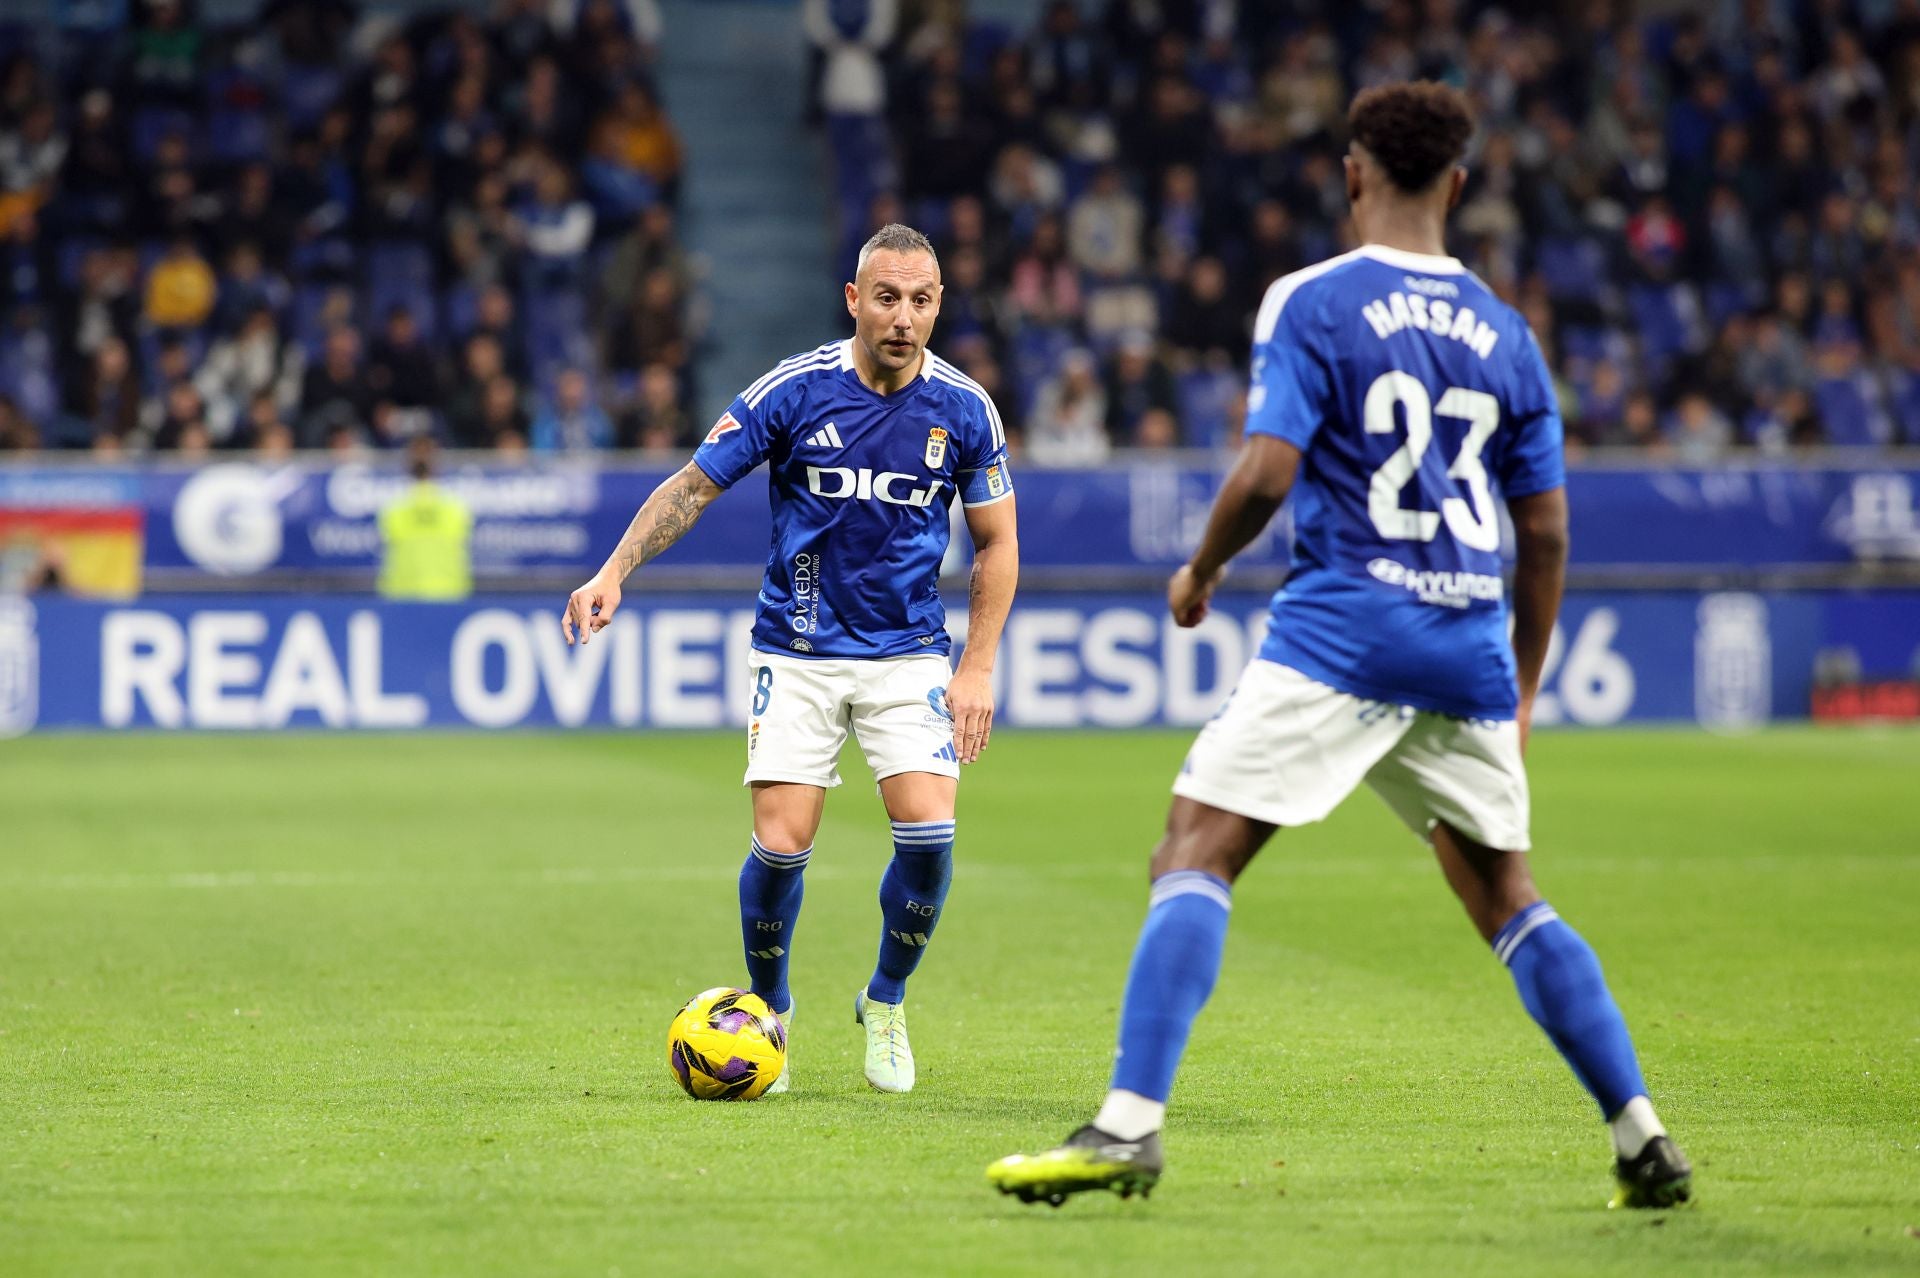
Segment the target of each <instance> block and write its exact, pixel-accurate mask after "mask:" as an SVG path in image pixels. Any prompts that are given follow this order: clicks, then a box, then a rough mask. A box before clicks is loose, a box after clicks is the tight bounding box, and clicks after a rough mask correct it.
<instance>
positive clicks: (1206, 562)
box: [1167, 434, 1300, 626]
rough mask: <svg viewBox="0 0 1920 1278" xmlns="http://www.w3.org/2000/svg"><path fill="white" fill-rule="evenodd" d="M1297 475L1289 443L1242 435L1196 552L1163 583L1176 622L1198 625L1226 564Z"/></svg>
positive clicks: (1262, 525)
mask: <svg viewBox="0 0 1920 1278" xmlns="http://www.w3.org/2000/svg"><path fill="white" fill-rule="evenodd" d="M1299 473H1300V450H1299V449H1298V448H1297V447H1295V446H1294V445H1293V444H1291V443H1289V442H1287V441H1286V440H1284V439H1281V438H1280V437H1279V436H1277V435H1262V434H1249V435H1248V436H1247V442H1246V446H1245V447H1243V448H1242V449H1241V450H1240V456H1239V458H1238V459H1237V460H1235V462H1234V463H1233V469H1232V470H1231V471H1229V472H1228V473H1227V478H1226V482H1225V483H1223V484H1221V485H1220V494H1219V496H1217V497H1215V498H1214V499H1213V513H1212V514H1211V515H1209V516H1208V517H1207V531H1206V533H1205V535H1204V536H1202V537H1201V538H1200V548H1199V549H1198V550H1196V551H1194V552H1193V558H1191V559H1189V560H1188V561H1187V562H1186V564H1185V565H1184V566H1183V567H1182V568H1181V569H1180V571H1178V572H1176V573H1174V574H1173V580H1172V581H1171V582H1169V583H1168V584H1167V607H1168V608H1169V609H1171V610H1172V612H1173V619H1174V621H1175V622H1176V623H1177V624H1179V625H1182V626H1197V625H1199V624H1200V619H1201V618H1202V617H1205V616H1206V615H1207V601H1208V600H1209V599H1211V598H1212V596H1213V590H1214V587H1215V586H1218V585H1219V584H1220V579H1221V578H1222V577H1224V576H1225V575H1226V571H1227V561H1228V560H1230V559H1232V558H1233V557H1234V556H1235V555H1237V554H1239V553H1240V552H1241V551H1243V550H1245V549H1246V548H1247V547H1248V546H1249V545H1251V544H1253V539H1254V538H1255V537H1258V536H1259V535H1260V534H1261V532H1262V531H1264V530H1265V529H1266V526H1267V525H1268V523H1270V522H1272V520H1273V517H1274V515H1275V514H1276V513H1277V512H1278V511H1279V509H1280V505H1281V503H1282V502H1284V501H1286V499H1287V494H1288V493H1289V492H1291V491H1292V489H1293V480H1294V476H1296V475H1298V474H1299Z"/></svg>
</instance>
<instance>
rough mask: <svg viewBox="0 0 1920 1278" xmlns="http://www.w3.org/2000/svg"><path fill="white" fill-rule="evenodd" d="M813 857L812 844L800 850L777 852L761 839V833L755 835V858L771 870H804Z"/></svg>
mask: <svg viewBox="0 0 1920 1278" xmlns="http://www.w3.org/2000/svg"><path fill="white" fill-rule="evenodd" d="M812 857H813V845H812V844H808V845H807V846H806V847H804V848H801V849H800V850H799V851H798V852H775V851H773V850H771V849H770V848H768V847H767V845H766V844H764V843H762V842H761V841H760V836H759V835H757V834H756V835H754V836H753V859H754V860H756V861H758V862H760V864H762V865H764V866H766V867H767V868H768V869H770V870H804V869H806V868H807V862H808V861H809V860H810V859H812Z"/></svg>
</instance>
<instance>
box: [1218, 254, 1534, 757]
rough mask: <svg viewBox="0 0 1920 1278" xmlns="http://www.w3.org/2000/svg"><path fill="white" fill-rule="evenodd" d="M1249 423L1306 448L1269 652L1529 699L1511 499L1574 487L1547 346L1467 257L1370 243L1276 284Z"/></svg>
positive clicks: (1416, 692)
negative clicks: (1509, 537)
mask: <svg viewBox="0 0 1920 1278" xmlns="http://www.w3.org/2000/svg"><path fill="white" fill-rule="evenodd" d="M1247 431H1248V433H1249V434H1266V435H1274V436H1277V437H1279V438H1281V439H1284V440H1287V441H1288V442H1289V443H1292V444H1293V445H1295V446H1296V447H1298V448H1299V449H1300V450H1301V452H1302V454H1303V455H1304V456H1303V461H1302V464H1301V468H1300V475H1299V479H1298V480H1297V481H1296V484H1295V487H1294V496H1293V501H1294V528H1295V545H1294V566H1293V569H1292V571H1291V572H1290V573H1289V575H1288V577H1287V581H1286V584H1285V585H1284V586H1283V587H1282V588H1281V589H1280V591H1279V592H1278V593H1277V594H1276V595H1275V596H1274V599H1273V625H1272V627H1271V629H1270V632H1269V635H1268V638H1267V641H1266V644H1265V645H1264V646H1263V648H1262V649H1261V655H1262V656H1263V657H1266V658H1267V659H1268V660H1271V661H1276V662H1279V663H1280V664H1281V665H1285V666H1291V667H1293V668H1294V669H1296V670H1299V671H1300V672H1302V673H1303V674H1306V675H1308V676H1310V677H1311V678H1314V679H1317V680H1319V681H1320V682H1322V683H1325V684H1328V685H1330V686H1332V687H1335V688H1338V689H1340V690H1341V691H1343V692H1349V693H1352V694H1354V695H1355V696H1360V697H1367V698H1372V699H1376V700H1382V701H1393V702H1398V703H1400V704H1403V705H1411V706H1418V707H1420V708H1422V709H1428V710H1437V711H1440V712H1442V713H1445V714H1452V715H1460V716H1463V717H1470V718H1487V719H1511V718H1512V717H1513V715H1514V712H1515V709H1516V704H1517V700H1518V694H1517V689H1516V686H1515V677H1514V676H1515V672H1514V662H1513V649H1512V647H1511V645H1510V644H1509V642H1508V638H1507V601H1506V592H1505V589H1504V585H1503V579H1502V576H1501V563H1500V515H1499V509H1498V503H1501V502H1503V501H1505V500H1506V499H1508V498H1513V497H1523V496H1527V495H1529V494H1532V493H1539V492H1545V491H1547V490H1549V489H1552V488H1557V487H1559V486H1560V485H1561V484H1563V483H1564V482H1565V472H1564V466H1563V462H1562V457H1561V436H1562V430H1561V424H1560V414H1559V409H1558V407H1557V405H1556V402H1555V398H1554V394H1553V387H1552V383H1551V381H1550V379H1549V377H1548V373H1547V367H1546V361H1545V360H1544V359H1543V358H1542V357H1541V354H1540V348H1539V346H1538V345H1537V344H1536V343H1535V341H1534V339H1533V334H1532V333H1531V332H1530V331H1529V330H1528V328H1527V325H1526V321H1525V320H1523V319H1522V318H1521V317H1520V316H1519V315H1518V314H1517V313H1516V312H1515V311H1513V310H1512V309H1511V308H1510V307H1508V306H1507V305H1506V304H1505V303H1503V302H1501V301H1500V300H1499V299H1498V298H1497V297H1495V296H1494V295H1493V294H1492V293H1491V292H1490V291H1489V290H1488V289H1487V287H1486V285H1484V284H1482V283H1481V282H1480V281H1479V280H1478V279H1477V278H1475V277H1474V276H1473V275H1472V274H1471V273H1469V272H1468V271H1467V270H1466V268H1465V267H1463V266H1462V265H1461V264H1460V263H1459V262H1458V261H1456V260H1455V259H1453V258H1450V257H1432V256H1427V255H1423V254H1417V253H1404V252H1400V251H1397V250H1393V249H1386V248H1382V247H1380V246H1378V245H1368V246H1367V247H1364V248H1361V249H1357V250H1355V251H1354V252H1352V253H1348V254H1346V255H1344V256H1342V257H1336V258H1333V259H1331V260H1329V261H1326V262H1322V263H1320V264H1319V265H1318V266H1313V267H1309V268H1307V269H1306V270H1303V271H1298V272H1295V273H1294V274H1292V275H1289V276H1286V277H1285V278H1283V279H1280V280H1278V281H1276V282H1275V283H1274V284H1273V286H1272V287H1271V288H1270V289H1268V291H1267V296H1266V299H1265V301H1264V302H1263V303H1262V304H1261V307H1260V314H1259V318H1258V320H1257V321H1256V324H1255V330H1254V346H1253V380H1252V386H1251V388H1250V390H1249V391H1248V396H1247Z"/></svg>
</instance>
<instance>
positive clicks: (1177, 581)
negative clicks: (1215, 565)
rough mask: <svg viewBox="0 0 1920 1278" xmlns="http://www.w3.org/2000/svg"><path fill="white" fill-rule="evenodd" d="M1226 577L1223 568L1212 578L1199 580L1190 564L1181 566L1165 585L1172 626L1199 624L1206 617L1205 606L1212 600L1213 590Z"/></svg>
mask: <svg viewBox="0 0 1920 1278" xmlns="http://www.w3.org/2000/svg"><path fill="white" fill-rule="evenodd" d="M1226 575H1227V570H1226V569H1225V568H1222V569H1220V570H1219V571H1217V572H1215V573H1214V574H1213V575H1212V576H1210V577H1207V578H1204V579H1203V578H1201V577H1200V576H1199V575H1198V574H1196V573H1195V572H1194V571H1193V565H1192V564H1182V565H1181V566H1180V571H1179V572H1176V573H1174V574H1173V580H1172V581H1169V582H1168V583H1167V610H1168V611H1170V612H1171V613H1173V621H1174V624H1175V625H1177V626H1181V627H1191V626H1197V625H1199V624H1200V620H1201V618H1203V617H1205V616H1206V615H1207V604H1208V602H1209V601H1210V600H1211V599H1212V598H1213V589H1214V587H1215V586H1218V585H1219V584H1220V581H1221V579H1222V578H1224V577H1225V576H1226Z"/></svg>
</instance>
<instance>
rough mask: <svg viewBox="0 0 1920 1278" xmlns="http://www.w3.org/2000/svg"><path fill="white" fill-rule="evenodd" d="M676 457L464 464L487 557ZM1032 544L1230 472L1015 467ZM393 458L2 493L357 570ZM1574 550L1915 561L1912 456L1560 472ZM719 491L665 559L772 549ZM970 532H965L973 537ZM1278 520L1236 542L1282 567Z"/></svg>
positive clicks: (260, 560)
mask: <svg viewBox="0 0 1920 1278" xmlns="http://www.w3.org/2000/svg"><path fill="white" fill-rule="evenodd" d="M669 473H670V471H669V469H668V468H666V467H644V466H633V465H624V464H609V465H595V464H592V463H579V464H552V465H545V466H534V467H530V468H506V467H498V466H487V465H477V464H476V465H465V464H461V465H457V466H455V467H454V468H453V470H452V473H451V474H450V475H449V476H448V478H447V483H448V485H449V486H450V487H452V488H454V489H455V490H457V491H459V492H460V493H461V494H463V495H464V496H465V498H466V499H467V501H468V502H469V503H470V504H471V505H472V506H473V509H474V512H475V515H476V527H475V538H474V552H475V561H476V565H477V566H478V567H479V568H480V569H481V570H482V571H492V572H514V571H538V570H550V571H557V570H566V571H569V572H573V571H584V570H585V569H586V568H588V567H589V566H590V565H593V564H596V563H598V562H599V560H600V559H601V558H602V557H603V556H604V555H605V554H606V552H607V551H608V549H610V548H611V547H612V546H613V545H614V544H615V542H616V541H617V540H618V538H619V536H620V534H621V532H622V531H623V530H624V529H625V528H626V525H627V521H628V520H629V519H630V518H631V517H632V514H633V511H634V510H635V509H636V508H637V507H638V506H639V504H640V503H641V502H642V501H643V500H644V499H645V498H646V496H647V494H648V493H649V492H651V491H652V489H653V487H654V485H656V484H657V483H659V482H660V481H661V480H662V479H664V478H666V476H667V475H668V474H669ZM1017 475H1018V482H1019V492H1020V520H1021V527H1022V529H1023V531H1024V532H1025V533H1026V536H1025V537H1024V538H1023V539H1022V542H1023V544H1022V551H1023V558H1024V560H1025V563H1026V565H1027V566H1028V567H1030V568H1034V569H1042V570H1044V569H1061V570H1075V569H1081V570H1093V571H1099V570H1113V569H1146V568H1151V569H1160V568H1166V567H1170V566H1172V565H1175V564H1177V563H1179V562H1180V561H1181V559H1182V558H1184V557H1185V555H1186V554H1187V552H1188V550H1189V549H1190V548H1191V547H1192V546H1193V545H1194V544H1196V543H1197V541H1198V540H1199V536H1200V530H1201V528H1202V527H1203V525H1204V524H1205V521H1206V517H1207V511H1208V508H1209V507H1210V505H1211V503H1212V501H1213V497H1214V493H1215V491H1216V490H1217V488H1218V485H1219V472H1218V471H1217V470H1216V469H1214V468H1210V467H1205V466H1196V465H1184V466H1173V465H1168V464H1165V463H1164V462H1162V463H1155V464H1140V465H1117V466H1112V467H1105V468H1099V469H1089V470H1055V471H1042V470H1036V469H1032V468H1019V469H1018V470H1017ZM407 482H408V481H407V479H406V477H405V476H404V475H403V474H402V473H401V472H400V470H399V469H398V468H397V467H395V466H372V465H365V464H358V463H355V464H343V465H335V466H321V467H314V466H310V465H308V464H306V463H289V464H283V465H278V466H263V465H259V464H255V463H252V462H230V463H221V464H216V465H212V466H208V467H204V468H202V469H198V470H169V469H142V468H126V469H101V468H96V467H50V466H12V467H0V511H4V510H7V509H89V508H108V507H128V506H132V507H137V508H138V509H139V510H141V511H142V512H143V514H144V522H145V528H146V550H145V555H146V567H147V571H148V579H149V581H150V583H152V584H156V585H165V586H181V585H183V584H184V585H191V583H192V582H193V581H194V580H196V579H199V578H202V577H203V576H204V575H205V574H213V575H217V576H222V577H232V578H240V579H244V578H246V577H248V576H251V575H255V574H260V573H267V572H280V573H287V572H298V573H308V574H317V575H319V576H321V577H325V576H327V575H329V574H334V575H339V576H340V577H342V578H343V579H346V580H352V579H356V575H361V576H363V575H364V574H366V573H368V572H370V571H372V569H373V567H374V565H375V561H376V559H377V556H378V552H379V535H378V530H377V528H376V525H375V515H376V513H377V512H378V510H379V508H380V507H381V505H382V504H383V503H385V502H386V501H388V500H390V499H391V498H392V497H394V496H395V495H396V494H397V493H399V492H400V491H402V490H403V489H404V488H405V486H406V484H407ZM1568 485H1569V497H1570V500H1571V503H1572V509H1573V546H1574V550H1573V554H1574V564H1575V567H1576V568H1584V569H1590V570H1602V571H1604V570H1607V569H1621V570H1634V569H1649V568H1669V569H1674V568H1679V569H1693V570H1698V571H1713V570H1722V569H1741V568H1753V567H1758V566H1767V567H1774V568H1780V567H1788V568H1791V567H1813V568H1819V567H1834V566H1842V565H1846V564H1849V563H1854V562H1857V561H1860V560H1869V559H1886V558H1894V559H1902V558H1904V559H1916V560H1920V468H1914V467H1905V468H1902V467H1899V466H1881V465H1859V466H1852V467H1846V466H1819V467H1812V468H1802V467H1789V466H1769V465H1754V466H1746V467H1738V468H1733V469H1721V470H1686V469H1664V468H1661V469H1633V470H1627V469H1584V470H1576V471H1574V473H1573V474H1572V475H1571V477H1570V478H1569V481H1568ZM739 489H740V490H739V491H737V492H733V493H730V494H728V495H727V496H726V497H725V498H723V499H722V500H721V501H720V502H719V503H717V504H716V505H715V506H714V507H713V509H712V510H711V511H709V512H708V514H707V516H706V518H704V519H703V520H701V522H700V523H699V524H698V525H697V526H696V527H695V528H694V530H693V531H692V533H690V534H689V535H688V536H687V538H686V539H685V540H684V541H683V542H682V543H681V544H680V545H678V546H676V547H675V548H674V549H673V550H672V551H670V552H668V554H667V556H665V557H664V558H663V560H662V564H663V566H668V567H671V566H679V567H682V568H700V567H717V566H724V567H732V568H749V569H750V568H755V567H758V566H759V565H761V564H764V563H765V562H766V556H767V543H768V527H769V525H768V513H767V498H766V489H765V486H764V481H763V480H762V479H761V478H759V477H750V478H748V479H747V480H746V481H744V482H743V483H742V484H741V485H740V486H739ZM964 540H965V539H964V538H961V539H959V541H960V542H962V543H964ZM1288 540H1289V538H1288V530H1287V526H1286V521H1285V520H1284V518H1283V519H1282V520H1279V521H1276V523H1275V525H1274V527H1273V528H1272V529H1271V530H1270V531H1269V532H1268V533H1267V534H1265V535H1264V536H1263V537H1262V538H1261V540H1260V541H1259V542H1257V543H1256V544H1255V545H1254V546H1253V547H1251V548H1250V549H1249V550H1248V552H1247V553H1246V554H1245V555H1244V556H1243V557H1242V559H1241V563H1242V565H1243V566H1244V567H1248V568H1254V569H1258V568H1261V567H1266V568H1268V569H1272V570H1275V571H1277V570H1278V569H1280V568H1281V567H1283V566H1284V565H1285V563H1286V561H1287V545H1288Z"/></svg>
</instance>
